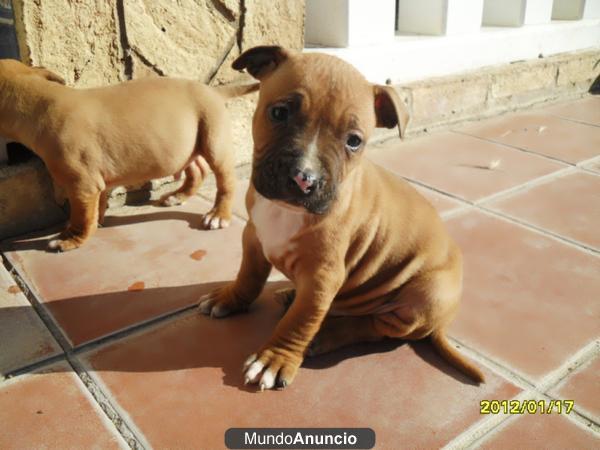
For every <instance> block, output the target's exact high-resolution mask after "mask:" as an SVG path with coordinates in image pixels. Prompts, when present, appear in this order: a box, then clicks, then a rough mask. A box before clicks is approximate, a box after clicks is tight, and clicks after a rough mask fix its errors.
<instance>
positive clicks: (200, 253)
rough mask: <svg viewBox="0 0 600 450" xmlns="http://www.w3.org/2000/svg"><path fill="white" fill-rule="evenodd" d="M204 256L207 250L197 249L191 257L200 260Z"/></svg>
mask: <svg viewBox="0 0 600 450" xmlns="http://www.w3.org/2000/svg"><path fill="white" fill-rule="evenodd" d="M204 256H206V250H196V251H195V252H194V253H192V254H191V255H190V258H192V259H194V260H196V261H200V260H201V259H202V258H204Z"/></svg>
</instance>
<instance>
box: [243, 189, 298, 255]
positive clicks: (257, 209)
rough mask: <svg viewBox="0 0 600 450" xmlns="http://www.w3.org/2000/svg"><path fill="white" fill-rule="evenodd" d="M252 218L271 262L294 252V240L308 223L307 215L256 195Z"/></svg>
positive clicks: (265, 253) (264, 250) (264, 251)
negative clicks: (306, 222)
mask: <svg viewBox="0 0 600 450" xmlns="http://www.w3.org/2000/svg"><path fill="white" fill-rule="evenodd" d="M250 218H251V219H252V222H253V223H254V227H255V228H256V235H257V237H258V240H259V241H260V243H261V245H262V249H263V253H264V255H265V256H266V257H267V259H268V260H269V261H271V262H272V261H273V259H277V258H280V257H282V256H283V255H284V254H285V253H287V252H290V251H293V250H294V247H295V246H294V243H293V242H292V238H293V237H294V236H295V235H296V234H298V232H299V231H300V230H301V229H302V227H303V226H304V224H305V221H306V213H305V212H303V211H296V210H294V209H292V208H291V207H289V208H288V207H286V206H283V205H280V204H278V203H276V202H274V201H272V200H269V199H267V198H265V197H263V196H262V195H260V194H258V193H255V194H254V205H253V206H252V210H251V211H250Z"/></svg>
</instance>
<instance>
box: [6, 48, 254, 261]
mask: <svg viewBox="0 0 600 450" xmlns="http://www.w3.org/2000/svg"><path fill="white" fill-rule="evenodd" d="M63 84H64V81H62V79H61V78H60V77H59V76H58V75H56V74H53V73H52V72H50V71H48V70H47V69H43V68H32V67H27V66H26V65H24V64H22V63H20V62H18V61H14V60H0V135H2V136H4V137H6V138H8V139H10V140H15V141H18V142H21V143H23V144H24V145H26V146H27V147H29V148H30V149H32V150H33V151H34V152H35V153H36V154H37V155H38V156H39V157H40V158H42V160H43V161H44V163H45V164H46V167H47V168H48V170H49V172H50V174H51V175H52V178H53V180H54V182H55V184H56V185H57V186H58V187H59V188H60V189H62V190H64V192H65V194H66V196H67V198H68V199H69V202H70V206H71V215H70V221H69V225H68V227H67V229H66V230H65V231H64V233H62V235H61V236H60V237H59V239H57V240H55V241H52V242H51V243H50V248H52V249H57V250H62V251H65V250H70V249H73V248H76V247H78V246H80V245H81V244H83V242H84V241H85V240H86V239H87V238H88V237H89V236H90V235H91V234H92V233H93V232H94V231H95V229H96V226H97V222H98V220H101V219H102V218H103V217H104V210H105V208H106V192H107V190H108V189H111V188H112V187H115V186H118V185H130V184H136V183H140V182H145V181H147V180H150V179H152V178H160V177H165V176H168V175H172V174H175V173H177V172H182V171H184V172H185V174H186V180H185V181H184V183H183V186H182V187H181V188H180V189H179V190H177V191H176V192H174V193H172V194H169V195H167V196H165V198H163V203H164V204H166V205H173V204H180V203H182V202H183V201H185V200H186V199H187V198H189V197H190V196H191V195H194V194H195V192H196V190H197V189H198V187H199V186H200V184H201V183H202V180H203V178H204V177H205V176H206V174H207V171H208V168H209V167H210V168H211V169H212V170H213V171H214V172H215V176H216V179H217V187H218V193H217V198H216V201H215V205H214V208H213V210H211V211H210V212H209V213H208V214H207V216H206V217H205V225H206V226H207V227H208V228H217V227H222V226H227V224H228V222H229V220H230V218H231V202H232V197H233V190H234V185H235V179H234V176H235V174H234V156H233V153H232V152H233V149H232V144H231V140H230V130H229V127H230V125H229V120H228V118H227V111H226V109H225V105H224V102H225V100H226V99H227V98H230V97H232V96H236V95H243V94H246V93H249V92H252V91H253V90H256V89H257V84H253V85H250V86H235V87H221V88H212V87H208V86H205V85H203V84H201V83H199V82H196V81H191V80H182V79H168V78H147V79H141V80H136V81H129V82H125V83H121V84H118V85H114V86H109V87H103V88H96V89H73V88H69V87H66V86H64V85H63Z"/></svg>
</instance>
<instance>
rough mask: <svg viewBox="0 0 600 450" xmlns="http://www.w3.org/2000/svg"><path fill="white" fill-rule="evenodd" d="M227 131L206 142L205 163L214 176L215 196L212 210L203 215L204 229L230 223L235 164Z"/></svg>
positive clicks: (222, 131) (225, 225) (221, 226)
mask: <svg viewBox="0 0 600 450" xmlns="http://www.w3.org/2000/svg"><path fill="white" fill-rule="evenodd" d="M232 149H233V146H232V144H231V137H230V136H229V130H228V129H227V130H226V129H224V128H223V129H222V130H221V133H219V135H218V137H217V138H215V137H213V138H212V139H209V141H208V142H207V151H206V161H207V162H208V164H209V166H210V168H211V169H212V170H213V172H214V174H215V179H216V182H217V196H216V198H215V204H214V206H213V208H212V209H211V210H210V211H209V212H207V213H206V214H205V215H204V220H203V225H204V228H206V229H210V230H214V229H217V228H225V227H227V226H229V223H230V222H231V209H232V203H233V194H234V191H235V163H234V156H233V152H232Z"/></svg>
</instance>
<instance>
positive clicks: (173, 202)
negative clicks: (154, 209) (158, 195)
mask: <svg viewBox="0 0 600 450" xmlns="http://www.w3.org/2000/svg"><path fill="white" fill-rule="evenodd" d="M184 203H185V201H184V200H183V199H182V198H181V197H179V196H178V195H169V196H167V197H165V198H163V199H162V200H161V202H160V204H161V205H162V206H178V205H183V204H184Z"/></svg>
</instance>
